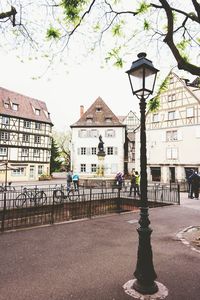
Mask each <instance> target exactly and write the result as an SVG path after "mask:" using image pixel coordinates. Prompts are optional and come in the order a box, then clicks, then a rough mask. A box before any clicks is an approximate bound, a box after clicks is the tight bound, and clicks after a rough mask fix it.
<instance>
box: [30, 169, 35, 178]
mask: <svg viewBox="0 0 200 300" xmlns="http://www.w3.org/2000/svg"><path fill="white" fill-rule="evenodd" d="M29 178H30V179H35V166H30V172H29Z"/></svg>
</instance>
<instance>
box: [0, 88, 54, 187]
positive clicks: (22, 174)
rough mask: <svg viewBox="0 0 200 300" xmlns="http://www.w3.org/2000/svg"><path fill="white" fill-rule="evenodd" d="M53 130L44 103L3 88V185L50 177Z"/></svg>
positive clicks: (0, 124) (0, 131) (0, 117)
mask: <svg viewBox="0 0 200 300" xmlns="http://www.w3.org/2000/svg"><path fill="white" fill-rule="evenodd" d="M52 126H53V124H52V122H51V119H50V114H49V112H48V110H47V107H46V104H45V103H44V102H43V101H40V100H36V99H33V98H30V97H27V96H24V95H20V94H18V93H15V92H12V91H9V90H7V89H4V88H0V181H1V182H4V181H5V177H6V176H7V179H8V181H23V180H37V179H38V178H39V176H40V175H41V174H49V171H50V156H51V152H50V151H51V141H52V138H51V132H52ZM6 165H7V174H5V169H6Z"/></svg>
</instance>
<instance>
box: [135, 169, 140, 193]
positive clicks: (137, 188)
mask: <svg viewBox="0 0 200 300" xmlns="http://www.w3.org/2000/svg"><path fill="white" fill-rule="evenodd" d="M135 183H136V184H135V186H136V193H137V195H138V196H140V175H139V173H138V171H135Z"/></svg>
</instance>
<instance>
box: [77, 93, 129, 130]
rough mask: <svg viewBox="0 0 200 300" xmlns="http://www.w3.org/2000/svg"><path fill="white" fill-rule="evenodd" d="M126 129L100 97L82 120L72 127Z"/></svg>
mask: <svg viewBox="0 0 200 300" xmlns="http://www.w3.org/2000/svg"><path fill="white" fill-rule="evenodd" d="M97 126H99V127H125V125H123V124H122V123H121V122H120V121H119V119H118V118H117V117H116V115H115V114H114V113H113V112H112V111H111V110H110V108H109V107H108V106H107V105H106V103H105V102H104V101H103V100H102V98H101V97H98V98H97V99H96V100H95V101H94V103H93V104H92V105H91V106H90V107H89V108H88V110H87V111H86V112H85V113H84V114H83V115H82V116H81V118H80V119H79V120H78V121H77V122H76V123H74V124H73V125H71V127H97Z"/></svg>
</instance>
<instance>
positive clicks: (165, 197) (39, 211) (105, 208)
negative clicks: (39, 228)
mask: <svg viewBox="0 0 200 300" xmlns="http://www.w3.org/2000/svg"><path fill="white" fill-rule="evenodd" d="M148 201H149V207H155V206H161V205H167V204H180V197H179V188H177V187H176V188H171V189H169V188H167V187H163V186H162V187H160V186H149V187H148ZM139 206H140V198H139V197H138V196H137V197H134V196H132V197H130V196H129V186H124V187H123V188H122V190H119V189H118V187H116V186H113V187H112V188H111V187H110V188H108V187H106V188H102V187H100V188H99V187H97V188H89V187H87V188H83V187H80V188H79V191H74V190H72V191H71V192H70V193H69V194H68V192H67V190H66V186H64V185H56V186H55V185H53V186H51V187H46V188H44V187H40V186H38V187H36V186H34V187H33V188H30V187H27V188H25V189H16V190H12V191H4V192H1V193H0V229H1V231H2V232H3V231H5V230H12V229H17V228H22V227H30V226H36V225H44V224H53V223H58V222H63V221H72V220H77V219H83V218H92V217H93V216H100V215H105V214H109V213H121V212H124V211H132V210H137V209H138V207H139Z"/></svg>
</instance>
